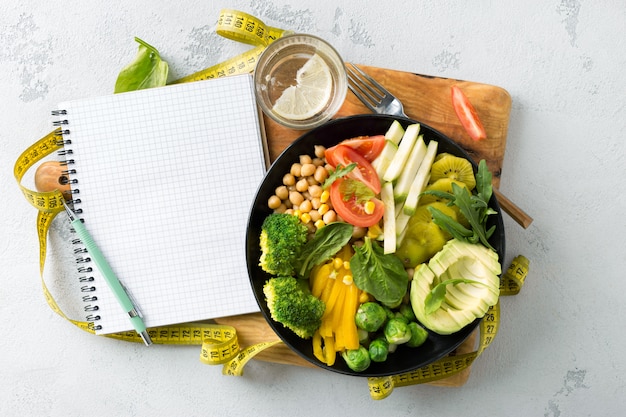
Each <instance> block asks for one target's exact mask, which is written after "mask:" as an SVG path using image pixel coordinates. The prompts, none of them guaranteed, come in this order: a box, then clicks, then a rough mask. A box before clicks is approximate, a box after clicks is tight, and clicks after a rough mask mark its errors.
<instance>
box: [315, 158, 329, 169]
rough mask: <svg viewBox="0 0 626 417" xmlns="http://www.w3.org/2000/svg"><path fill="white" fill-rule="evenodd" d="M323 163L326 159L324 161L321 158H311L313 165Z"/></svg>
mask: <svg viewBox="0 0 626 417" xmlns="http://www.w3.org/2000/svg"><path fill="white" fill-rule="evenodd" d="M325 163H326V161H324V159H323V158H313V165H315V166H316V167H321V166H322V165H324V164H325Z"/></svg>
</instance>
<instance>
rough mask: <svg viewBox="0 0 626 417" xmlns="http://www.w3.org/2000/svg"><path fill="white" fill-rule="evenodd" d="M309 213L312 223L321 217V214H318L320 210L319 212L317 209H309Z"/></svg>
mask: <svg viewBox="0 0 626 417" xmlns="http://www.w3.org/2000/svg"><path fill="white" fill-rule="evenodd" d="M309 215H310V216H311V221H312V222H313V223H315V222H316V221H318V220H319V219H321V218H322V215H321V214H320V212H319V211H317V210H311V211H309Z"/></svg>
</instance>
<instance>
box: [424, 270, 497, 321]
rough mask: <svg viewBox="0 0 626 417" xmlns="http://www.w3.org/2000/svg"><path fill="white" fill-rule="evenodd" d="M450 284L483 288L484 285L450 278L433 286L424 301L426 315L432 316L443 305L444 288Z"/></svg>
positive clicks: (469, 280) (478, 282) (463, 279)
mask: <svg viewBox="0 0 626 417" xmlns="http://www.w3.org/2000/svg"><path fill="white" fill-rule="evenodd" d="M450 284H451V285H457V284H475V285H482V286H485V284H484V283H482V282H480V281H474V280H473V279H465V278H452V279H447V280H445V281H442V282H440V283H439V284H437V285H435V286H434V288H433V289H432V290H430V292H429V293H428V294H427V295H426V298H425V299H424V311H425V312H426V314H432V313H434V312H435V311H437V309H438V308H439V307H441V303H443V300H444V298H445V297H446V287H447V286H448V285H450Z"/></svg>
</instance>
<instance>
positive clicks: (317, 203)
mask: <svg viewBox="0 0 626 417" xmlns="http://www.w3.org/2000/svg"><path fill="white" fill-rule="evenodd" d="M321 205H322V202H321V201H320V199H319V197H313V198H312V199H311V206H312V207H313V208H314V209H315V210H317V209H318V208H320V206H321Z"/></svg>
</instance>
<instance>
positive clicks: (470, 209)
mask: <svg viewBox="0 0 626 417" xmlns="http://www.w3.org/2000/svg"><path fill="white" fill-rule="evenodd" d="M476 191H477V193H476V194H472V193H471V192H470V191H469V190H468V189H467V188H465V187H461V186H459V185H457V184H455V183H452V193H448V192H445V191H437V190H430V191H424V192H423V193H422V194H431V195H434V196H437V197H439V198H445V199H447V200H450V202H449V203H448V205H456V206H457V207H458V208H459V210H460V212H461V214H463V216H465V218H466V219H467V221H468V222H469V224H470V226H471V230H470V229H467V228H466V227H464V226H463V225H461V224H460V223H459V222H457V221H456V220H454V219H452V218H451V217H450V216H448V215H446V214H444V213H442V212H441V211H440V210H438V209H436V208H434V207H428V211H430V213H431V215H432V216H433V222H434V223H435V224H436V225H437V226H439V227H441V228H442V229H443V230H445V231H447V232H448V233H450V234H451V235H452V236H453V237H455V238H457V239H459V240H462V241H465V242H469V243H478V242H480V243H482V244H483V245H485V246H486V247H488V248H489V249H494V248H493V246H491V244H490V243H489V238H490V237H491V235H492V234H493V232H495V230H496V227H495V225H494V226H492V227H490V228H489V230H487V220H488V218H489V216H490V215H492V214H496V213H497V212H496V211H495V210H493V209H492V208H491V207H489V199H490V198H491V195H492V193H493V187H492V185H491V172H489V169H488V168H487V163H486V162H485V160H484V159H482V160H481V161H480V163H479V164H478V172H477V174H476Z"/></svg>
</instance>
